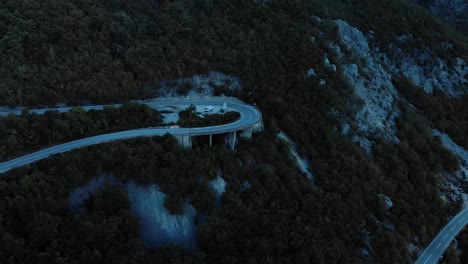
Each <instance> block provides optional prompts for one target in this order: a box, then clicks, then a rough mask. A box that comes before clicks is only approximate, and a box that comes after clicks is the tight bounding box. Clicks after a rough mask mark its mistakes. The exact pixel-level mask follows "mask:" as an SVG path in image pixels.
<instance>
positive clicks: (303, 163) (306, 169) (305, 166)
mask: <svg viewBox="0 0 468 264" xmlns="http://www.w3.org/2000/svg"><path fill="white" fill-rule="evenodd" d="M278 137H279V138H280V139H282V140H284V141H285V142H286V143H288V145H289V149H290V151H291V154H292V155H293V157H294V158H295V159H296V162H297V165H298V166H299V169H301V171H302V172H303V173H305V174H306V175H307V178H309V179H310V180H311V181H312V184H313V181H314V175H313V174H312V171H311V169H310V162H309V161H308V160H306V159H303V158H301V156H300V155H299V153H298V152H297V150H296V146H295V145H294V142H293V141H292V140H291V139H290V138H289V137H288V136H287V135H286V134H285V133H283V132H279V133H278Z"/></svg>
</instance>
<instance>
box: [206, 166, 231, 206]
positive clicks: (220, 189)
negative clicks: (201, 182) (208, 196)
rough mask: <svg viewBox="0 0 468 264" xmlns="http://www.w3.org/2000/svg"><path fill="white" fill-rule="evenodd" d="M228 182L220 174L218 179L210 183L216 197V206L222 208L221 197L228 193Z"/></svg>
mask: <svg viewBox="0 0 468 264" xmlns="http://www.w3.org/2000/svg"><path fill="white" fill-rule="evenodd" d="M226 185H227V184H226V181H224V179H223V178H222V177H221V173H218V177H216V179H214V180H212V181H210V188H211V190H213V192H214V194H215V196H216V206H217V207H220V206H221V205H222V204H221V196H222V195H223V193H224V192H225V191H226Z"/></svg>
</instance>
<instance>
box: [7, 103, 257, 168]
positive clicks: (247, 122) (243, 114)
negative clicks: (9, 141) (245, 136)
mask: <svg viewBox="0 0 468 264" xmlns="http://www.w3.org/2000/svg"><path fill="white" fill-rule="evenodd" d="M141 103H144V104H146V105H148V106H150V107H153V108H157V107H164V106H188V105H190V104H194V105H212V106H223V104H225V103H226V102H221V101H211V100H192V101H161V102H144V101H143V102H141ZM117 106H118V105H117ZM227 106H228V108H229V109H230V110H234V111H237V112H239V114H240V118H239V119H238V120H236V121H234V122H232V123H229V124H224V125H219V126H209V127H194V128H161V127H150V128H142V129H133V130H126V131H121V132H114V133H109V134H102V135H98V136H92V137H88V138H82V139H78V140H74V141H70V142H67V143H63V144H60V145H56V146H53V147H50V148H46V149H42V150H40V151H37V152H34V153H31V154H28V155H25V156H22V157H19V158H16V159H13V160H9V161H6V162H3V163H0V173H3V172H7V171H9V170H11V169H13V168H16V167H20V166H23V165H26V164H30V163H32V162H35V161H38V160H41V159H45V158H47V157H49V156H51V155H54V154H59V153H63V152H67V151H70V150H73V149H76V148H81V147H85V146H90V145H95V144H101V143H105V142H109V141H114V140H121V139H129V138H135V137H151V136H162V135H165V134H171V135H173V136H182V135H190V136H201V135H210V134H211V135H213V134H222V133H229V132H234V131H238V130H244V129H246V128H248V127H251V126H253V125H255V124H257V123H259V122H262V115H261V113H260V111H259V110H258V109H257V108H256V107H254V106H251V105H247V104H244V103H238V102H228V103H227ZM102 107H104V106H90V107H84V108H85V109H88V110H89V109H101V108H102ZM70 109H71V108H70V107H66V108H53V109H39V110H31V111H30V112H34V113H38V114H42V113H44V112H45V111H47V110H57V111H61V112H65V111H68V110H70ZM10 113H13V114H19V113H20V112H17V111H12V112H10ZM4 114H5V112H4V113H3V114H2V115H4Z"/></svg>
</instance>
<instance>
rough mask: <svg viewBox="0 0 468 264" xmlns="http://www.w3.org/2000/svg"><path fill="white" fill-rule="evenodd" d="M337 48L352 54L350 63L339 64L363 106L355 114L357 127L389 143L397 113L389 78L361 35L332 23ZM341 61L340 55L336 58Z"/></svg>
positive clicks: (395, 91)
mask: <svg viewBox="0 0 468 264" xmlns="http://www.w3.org/2000/svg"><path fill="white" fill-rule="evenodd" d="M335 23H336V25H337V26H338V36H339V44H340V45H342V46H344V47H346V48H347V49H349V50H351V51H352V58H350V59H351V61H354V63H346V62H343V63H342V69H343V74H344V76H345V77H346V79H347V80H348V81H349V82H350V83H351V85H352V86H353V87H354V89H355V93H356V95H357V96H358V97H359V98H361V99H362V101H363V105H362V107H361V109H360V110H359V111H358V112H357V113H356V121H357V126H358V128H359V130H360V132H362V133H363V134H364V135H366V134H368V133H377V134H380V135H382V136H383V137H385V138H387V139H389V140H393V141H395V140H397V138H396V136H395V117H397V116H398V114H399V112H400V111H399V109H398V108H397V107H396V104H395V103H394V98H395V97H397V96H398V92H397V90H396V89H395V87H393V84H392V82H391V79H392V76H391V74H390V73H389V72H388V71H387V70H386V68H385V67H384V65H382V64H381V63H380V62H379V61H378V60H377V59H376V58H374V57H373V55H372V52H371V49H370V48H369V43H368V42H367V39H366V37H365V36H364V34H363V33H362V32H361V31H359V30H358V29H356V28H354V27H352V26H350V25H349V24H348V23H346V22H345V21H343V20H336V21H335ZM338 55H339V56H341V57H344V55H343V54H338Z"/></svg>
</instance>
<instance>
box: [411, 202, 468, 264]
mask: <svg viewBox="0 0 468 264" xmlns="http://www.w3.org/2000/svg"><path fill="white" fill-rule="evenodd" d="M467 223H468V208H467V209H465V210H463V211H462V212H461V213H459V214H457V215H456V216H455V217H454V218H453V219H452V220H451V221H450V222H449V223H448V224H447V225H446V226H445V227H444V228H443V229H442V231H440V233H439V234H438V235H437V236H436V238H434V240H432V242H431V244H429V246H428V247H427V248H426V250H424V252H423V253H422V254H421V256H419V258H418V260H417V261H416V263H415V264H435V263H437V262H438V261H439V259H440V257H441V256H442V254H443V253H444V251H445V250H446V249H447V248H448V246H449V245H450V242H452V240H453V239H454V238H455V237H456V236H457V235H458V233H459V232H460V231H461V230H462V229H463V227H464V226H465V225H466V224H467Z"/></svg>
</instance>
